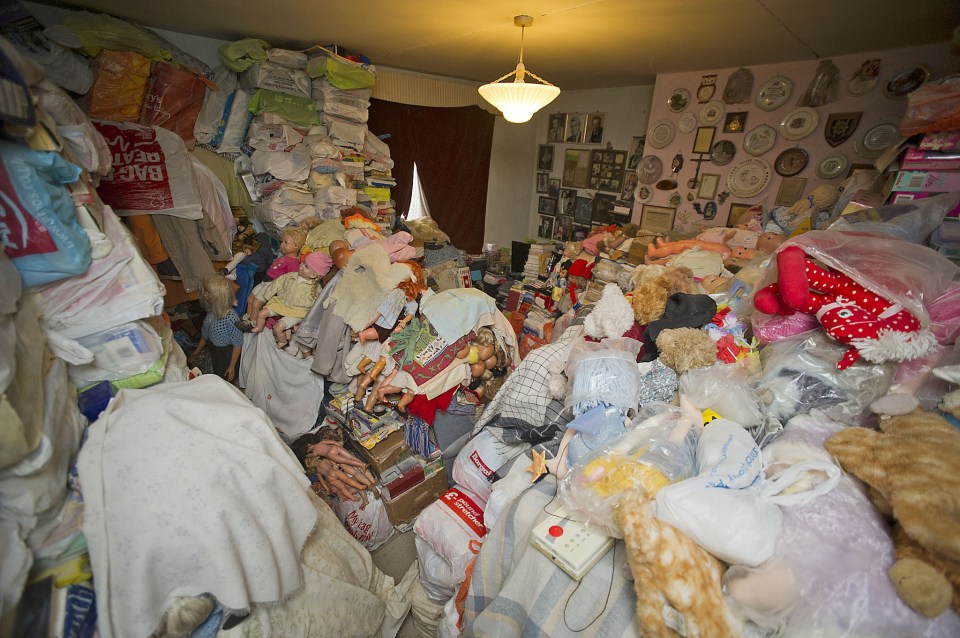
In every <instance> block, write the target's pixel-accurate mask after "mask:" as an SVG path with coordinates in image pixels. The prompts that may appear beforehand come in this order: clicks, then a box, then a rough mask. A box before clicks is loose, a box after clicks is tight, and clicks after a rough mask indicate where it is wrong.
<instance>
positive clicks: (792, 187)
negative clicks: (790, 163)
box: [773, 177, 807, 206]
mask: <svg viewBox="0 0 960 638" xmlns="http://www.w3.org/2000/svg"><path fill="white" fill-rule="evenodd" d="M806 185H807V178H806V177H784V178H783V179H782V180H780V190H778V191H777V199H776V200H774V202H773V203H774V205H775V206H792V205H794V204H795V203H797V201H799V200H800V197H801V196H803V187H804V186H806Z"/></svg>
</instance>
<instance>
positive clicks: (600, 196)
mask: <svg viewBox="0 0 960 638" xmlns="http://www.w3.org/2000/svg"><path fill="white" fill-rule="evenodd" d="M616 201H617V196H616V195H611V194H610V193H597V194H596V196H595V197H594V198H593V215H592V217H591V218H590V219H591V220H592V221H593V223H595V224H610V223H612V222H613V221H614V218H613V205H614V202H616Z"/></svg>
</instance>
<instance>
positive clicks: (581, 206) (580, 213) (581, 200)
mask: <svg viewBox="0 0 960 638" xmlns="http://www.w3.org/2000/svg"><path fill="white" fill-rule="evenodd" d="M592 219H593V200H592V199H590V198H589V197H577V202H576V204H575V207H574V209H573V221H574V222H576V223H578V224H589V223H590V221H591V220H592Z"/></svg>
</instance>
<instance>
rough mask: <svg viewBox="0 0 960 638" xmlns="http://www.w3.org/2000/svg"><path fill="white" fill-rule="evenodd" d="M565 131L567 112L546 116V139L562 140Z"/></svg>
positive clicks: (549, 140) (551, 140)
mask: <svg viewBox="0 0 960 638" xmlns="http://www.w3.org/2000/svg"><path fill="white" fill-rule="evenodd" d="M566 131H567V114H566V113H553V114H552V115H551V116H550V117H549V118H547V141H548V142H562V141H563V139H564V137H563V136H564V133H566Z"/></svg>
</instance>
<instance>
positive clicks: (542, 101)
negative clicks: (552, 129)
mask: <svg viewBox="0 0 960 638" xmlns="http://www.w3.org/2000/svg"><path fill="white" fill-rule="evenodd" d="M513 23H514V24H515V25H516V26H518V27H520V28H521V35H520V62H519V63H518V64H517V68H516V70H514V71H512V72H510V73H508V74H506V75H505V76H503V77H502V78H500V79H499V80H497V81H496V82H491V83H490V84H484V85H483V86H481V87H480V88H479V89H478V90H479V91H480V96H481V97H482V98H483V99H485V100H486V101H487V102H489V103H490V104H492V105H494V106H495V107H497V109H499V110H500V112H501V113H503V117H504V119H505V120H507V121H508V122H513V123H514V124H521V123H523V122H529V121H530V118H531V117H533V114H534V113H536V112H537V111H539V110H540V109H542V108H543V107H545V106H546V105H547V104H550V102H553V100H555V99H556V97H557V96H558V95H560V89H559V88H557V87H555V86H554V85H552V84H550V83H549V82H547V81H546V80H543V79H541V78H539V77H537V76H536V75H535V74H533V73H531V72H530V71H527V70H526V67H524V66H523V28H525V27H528V26H530V25H531V24H533V18H531V17H530V16H516V17H515V18H514V19H513ZM527 75H529V76H530V77H531V78H533V79H534V80H536V81H537V82H538V83H534V82H524V81H523V79H524V76H527ZM510 76H514V80H513V81H512V82H504V81H503V80H505V79H507V78H509V77H510Z"/></svg>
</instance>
